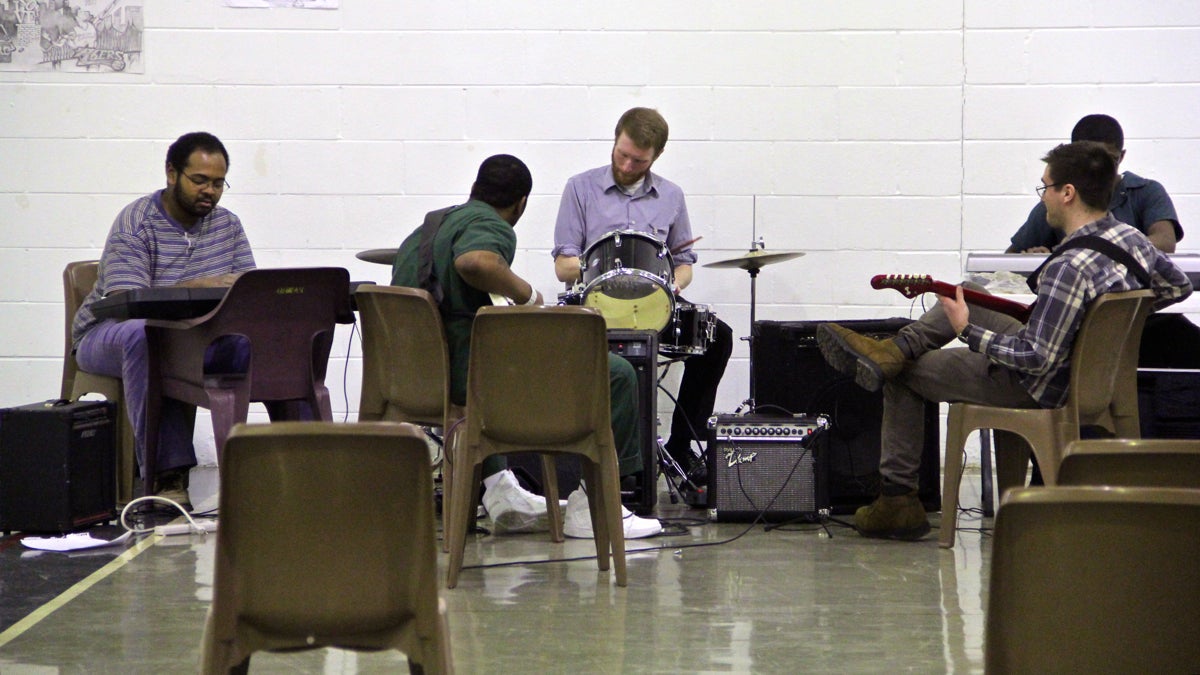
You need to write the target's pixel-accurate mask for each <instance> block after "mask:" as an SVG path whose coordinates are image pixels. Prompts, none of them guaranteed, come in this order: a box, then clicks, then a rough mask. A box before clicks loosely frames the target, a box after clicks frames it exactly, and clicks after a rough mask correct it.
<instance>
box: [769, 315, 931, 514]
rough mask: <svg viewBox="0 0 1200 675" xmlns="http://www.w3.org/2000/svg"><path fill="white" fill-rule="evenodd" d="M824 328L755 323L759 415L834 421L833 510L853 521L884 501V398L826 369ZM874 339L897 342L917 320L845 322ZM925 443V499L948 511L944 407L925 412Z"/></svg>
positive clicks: (830, 443)
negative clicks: (820, 340)
mask: <svg viewBox="0 0 1200 675" xmlns="http://www.w3.org/2000/svg"><path fill="white" fill-rule="evenodd" d="M821 323H822V322H821V321H756V322H754V342H753V343H752V345H751V348H750V349H751V356H752V358H751V363H753V364H754V382H755V388H756V391H755V394H754V396H755V402H756V403H757V405H758V410H760V411H762V410H772V411H778V412H779V414H785V413H793V414H802V415H807V416H809V417H816V416H826V417H828V418H829V422H830V425H829V433H828V438H827V439H826V441H825V449H826V450H827V451H828V456H829V458H828V463H827V464H826V468H827V469H828V473H826V474H825V475H826V476H828V484H829V501H830V507H831V509H832V511H833V513H834V514H851V513H854V511H855V510H856V509H857V508H858V507H860V506H865V505H866V504H870V503H871V502H872V501H874V500H875V498H876V497H877V496H879V480H880V476H879V448H880V437H881V435H882V426H883V392H882V391H875V392H869V391H866V390H865V389H863V388H861V387H859V386H858V385H857V384H855V383H854V378H852V377H850V376H848V375H843V374H841V373H839V372H838V371H836V370H834V369H833V367H832V366H830V365H829V364H827V363H825V358H824V357H823V356H821V350H820V349H819V348H818V347H817V337H816V332H817V326H818V325H820V324H821ZM839 323H841V325H843V326H845V327H847V328H850V329H852V330H855V331H858V332H859V333H862V334H864V335H868V336H870V337H874V338H880V339H882V338H888V337H893V336H895V335H896V332H897V331H899V330H900V329H901V328H903V327H904V326H907V325H908V324H910V323H912V320H911V319H904V318H893V319H863V320H849V321H841V322H839ZM924 426H925V438H924V444H923V447H922V452H921V468H920V471H919V473H918V476H917V478H918V482H919V490H918V495H919V496H920V498H921V503H922V504H923V505H924V506H925V510H926V511H930V512H933V511H939V510H941V508H942V497H941V485H942V481H941V467H942V444H941V434H940V430H941V425H940V423H939V418H938V404H936V403H927V404H926V406H925V420H924Z"/></svg>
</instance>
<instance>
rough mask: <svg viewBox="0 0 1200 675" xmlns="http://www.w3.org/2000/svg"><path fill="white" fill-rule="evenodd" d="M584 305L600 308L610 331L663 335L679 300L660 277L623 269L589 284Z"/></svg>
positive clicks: (585, 291) (585, 292) (584, 297)
mask: <svg viewBox="0 0 1200 675" xmlns="http://www.w3.org/2000/svg"><path fill="white" fill-rule="evenodd" d="M583 304H584V306H585V307H594V308H596V310H598V311H599V312H600V314H601V316H603V317H604V322H605V323H606V324H607V325H608V328H609V329H614V328H624V329H633V330H654V331H661V330H662V329H663V328H665V327H666V325H667V323H668V322H669V321H670V320H671V314H672V312H673V311H674V309H675V297H674V296H673V295H672V294H671V292H670V291H669V290H668V289H667V287H666V285H665V284H663V281H662V279H660V278H659V277H657V276H655V275H653V274H648V273H646V272H643V271H641V270H633V269H623V270H616V271H613V272H609V273H607V274H605V275H603V276H601V277H599V278H598V279H596V280H595V281H593V282H592V283H590V284H588V286H587V288H586V289H585V290H584V296H583Z"/></svg>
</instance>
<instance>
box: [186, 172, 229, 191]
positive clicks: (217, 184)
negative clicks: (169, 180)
mask: <svg viewBox="0 0 1200 675" xmlns="http://www.w3.org/2000/svg"><path fill="white" fill-rule="evenodd" d="M180 173H183V172H182V171H181V172H180ZM183 176H184V177H185V178H187V179H188V180H190V181H192V185H195V186H196V187H197V188H203V187H204V186H206V185H211V186H212V189H214V190H216V191H217V192H221V191H223V190H228V189H229V181H227V180H225V179H224V178H204V177H202V176H190V175H188V174H186V173H184V174H183Z"/></svg>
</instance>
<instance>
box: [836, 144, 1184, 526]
mask: <svg viewBox="0 0 1200 675" xmlns="http://www.w3.org/2000/svg"><path fill="white" fill-rule="evenodd" d="M1042 161H1044V162H1045V163H1046V168H1045V171H1044V173H1043V174H1042V181H1041V185H1039V186H1038V188H1037V192H1038V194H1039V195H1040V196H1041V199H1042V202H1043V203H1044V204H1045V205H1046V212H1047V220H1048V222H1049V223H1050V225H1051V227H1053V228H1055V229H1057V230H1060V231H1061V232H1062V233H1063V234H1064V239H1063V242H1062V244H1060V245H1059V246H1058V247H1057V249H1056V253H1055V255H1053V256H1051V258H1050V259H1049V260H1048V262H1047V263H1046V264H1045V265H1044V266H1043V267H1042V268H1041V270H1040V274H1036V275H1035V283H1036V287H1035V288H1034V291H1035V293H1036V294H1037V301H1036V303H1035V305H1034V308H1033V313H1032V314H1031V316H1030V317H1029V320H1028V321H1027V322H1026V323H1024V324H1022V323H1021V322H1020V321H1018V320H1017V319H1014V318H1012V317H1010V316H1007V315H1004V314H1001V313H999V312H996V311H992V310H988V309H985V308H982V307H977V306H974V307H970V306H968V305H967V304H966V303H965V302H964V301H963V295H962V292H961V290H960V291H959V293H958V296H957V297H956V298H945V297H939V303H938V305H936V306H934V307H933V309H931V310H930V311H928V312H926V313H925V315H924V316H922V317H921V318H920V319H919V320H918V321H915V322H913V323H912V324H911V325H909V326H906V327H905V328H903V329H901V330H900V331H899V332H898V333H897V335H896V337H894V338H890V339H887V340H874V339H871V338H868V337H865V336H862V335H859V334H857V333H854V332H853V331H850V330H848V329H846V328H844V327H842V326H838V325H837V324H822V325H821V326H819V327H818V329H817V341H818V344H819V345H820V347H821V352H822V354H823V355H824V356H825V359H826V360H827V361H829V363H830V365H832V366H833V367H835V368H837V369H838V370H840V371H842V372H845V373H847V374H849V375H853V376H854V377H855V381H856V382H857V383H858V384H859V385H860V386H863V387H865V388H867V389H870V390H878V389H879V388H881V387H882V388H883V392H884V399H883V427H882V447H881V452H880V467H879V472H880V475H881V477H882V481H881V486H880V492H881V494H880V496H879V498H878V499H877V500H876V501H875V502H873V503H872V504H870V505H868V506H864V507H862V508H860V509H859V510H858V512H857V513H855V515H854V524H855V527H856V528H857V529H858V530H859V532H860V533H861V534H863V535H864V536H868V537H883V538H891V539H904V540H916V539H920V538H921V537H923V536H925V535H926V534H928V532H929V530H930V527H929V521H928V519H927V517H926V515H925V509H924V507H923V506H922V504H921V502H920V500H919V499H918V498H917V487H918V485H917V471H918V469H919V467H920V462H921V450H922V447H923V439H924V436H925V430H924V424H923V420H924V417H923V413H924V409H925V404H926V402H927V401H934V402H946V401H963V402H969V403H977V404H982V405H994V406H1003V407H1009V408H1039V407H1042V408H1054V407H1058V406H1061V405H1063V403H1064V402H1065V401H1066V399H1067V385H1068V382H1069V378H1070V366H1071V364H1070V355H1071V346H1072V344H1073V343H1074V339H1075V334H1076V332H1077V331H1078V330H1079V326H1080V323H1081V322H1082V321H1083V315H1084V313H1085V312H1086V311H1087V308H1088V306H1089V305H1090V304H1091V302H1092V300H1094V299H1096V298H1097V297H1098V296H1100V295H1103V294H1105V293H1114V292H1120V291H1129V290H1135V289H1138V288H1146V287H1149V288H1151V289H1152V290H1153V291H1154V293H1155V296H1156V299H1155V309H1158V308H1161V307H1163V306H1165V305H1168V304H1171V303H1174V302H1178V301H1180V300H1182V299H1184V298H1186V297H1187V296H1188V295H1189V294H1190V293H1191V292H1192V286H1191V282H1189V281H1188V278H1187V276H1186V275H1185V274H1184V273H1183V272H1182V271H1181V270H1180V269H1179V268H1178V267H1177V266H1176V265H1175V264H1174V263H1172V262H1171V261H1170V259H1168V258H1167V257H1166V256H1165V255H1163V254H1162V253H1161V252H1160V251H1159V250H1158V249H1157V248H1155V246H1154V244H1152V243H1151V242H1150V240H1149V239H1147V238H1146V235H1144V234H1142V233H1141V232H1139V231H1138V230H1136V229H1134V228H1133V227H1131V226H1129V225H1126V224H1125V223H1122V222H1120V221H1118V220H1116V219H1115V218H1113V217H1112V215H1111V214H1110V213H1109V212H1108V204H1109V199H1110V197H1111V195H1112V190H1113V186H1114V185H1115V184H1116V181H1117V161H1116V158H1114V157H1113V156H1112V154H1111V153H1110V152H1109V150H1108V149H1107V148H1106V147H1105V146H1104V145H1103V144H1101V143H1096V142H1093V141H1080V142H1076V143H1070V144H1064V145H1060V146H1058V147H1056V148H1054V149H1053V150H1051V151H1050V152H1049V153H1048V154H1047V155H1046V156H1045V157H1043V158H1042ZM1089 236H1091V237H1097V238H1099V239H1101V240H1103V241H1102V242H1100V243H1098V244H1088V245H1087V246H1086V247H1079V248H1074V247H1073V246H1075V245H1079V244H1080V243H1081V242H1080V241H1079V240H1080V239H1081V238H1084V237H1089ZM1103 242H1107V244H1104V243H1103ZM1109 245H1111V246H1115V247H1116V249H1118V250H1114V251H1110V252H1109V253H1105V252H1102V251H1101V250H1097V247H1100V248H1103V247H1106V246H1109ZM1110 254H1111V255H1116V256H1117V258H1120V259H1119V260H1117V259H1114V258H1113V257H1111V255H1110ZM1135 265H1136V266H1137V267H1140V269H1133V267H1134V266H1135ZM956 338H957V340H959V341H961V342H962V343H964V344H965V345H966V346H967V349H941V347H943V346H945V345H947V344H949V343H951V342H953V341H954V340H955V339H956ZM1001 440H1004V441H1009V440H1011V437H1009V438H1005V439H1001V438H998V439H997V442H998V443H1000V442H1001Z"/></svg>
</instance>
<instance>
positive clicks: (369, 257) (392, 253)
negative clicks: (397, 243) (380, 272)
mask: <svg viewBox="0 0 1200 675" xmlns="http://www.w3.org/2000/svg"><path fill="white" fill-rule="evenodd" d="M398 250H400V249H396V248H369V249H367V250H365V251H359V252H358V253H355V254H354V257H355V258H358V259H359V260H363V261H366V262H370V263H379V264H380V265H391V264H392V261H394V260H395V259H396V251H398Z"/></svg>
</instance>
